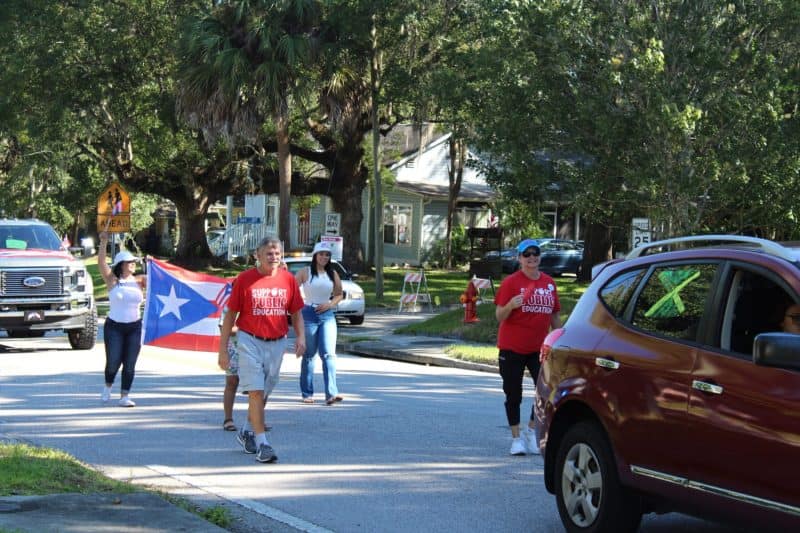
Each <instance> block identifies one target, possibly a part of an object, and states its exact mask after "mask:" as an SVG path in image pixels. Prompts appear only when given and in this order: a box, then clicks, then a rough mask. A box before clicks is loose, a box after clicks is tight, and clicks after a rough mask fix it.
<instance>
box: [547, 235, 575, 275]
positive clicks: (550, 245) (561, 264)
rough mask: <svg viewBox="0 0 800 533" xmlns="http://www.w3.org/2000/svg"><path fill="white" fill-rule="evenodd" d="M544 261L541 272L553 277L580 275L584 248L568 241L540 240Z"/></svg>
mask: <svg viewBox="0 0 800 533" xmlns="http://www.w3.org/2000/svg"><path fill="white" fill-rule="evenodd" d="M539 248H541V250H542V259H541V261H540V263H539V270H541V271H542V272H544V273H546V274H550V275H551V276H561V275H562V274H575V275H578V274H579V273H580V270H581V263H582V262H583V248H578V246H577V245H576V244H575V241H570V240H566V239H540V240H539Z"/></svg>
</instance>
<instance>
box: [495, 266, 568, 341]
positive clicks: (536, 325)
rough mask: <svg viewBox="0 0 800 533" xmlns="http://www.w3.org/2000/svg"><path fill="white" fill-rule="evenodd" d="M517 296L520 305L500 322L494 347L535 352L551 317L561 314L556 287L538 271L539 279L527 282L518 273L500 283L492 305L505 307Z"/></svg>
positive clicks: (545, 334)
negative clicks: (520, 299) (520, 295)
mask: <svg viewBox="0 0 800 533" xmlns="http://www.w3.org/2000/svg"><path fill="white" fill-rule="evenodd" d="M520 293H522V306H521V307H518V308H516V309H514V310H513V311H511V314H510V315H509V316H508V318H506V319H505V320H503V321H502V322H500V328H499V329H498V331H497V347H498V348H499V349H501V350H511V351H512V352H516V353H521V354H527V353H534V352H538V351H539V350H541V348H542V343H543V342H544V338H545V337H546V336H547V333H548V332H549V331H550V317H551V315H552V314H553V313H558V312H559V311H561V304H560V303H559V301H558V291H557V290H556V284H555V282H554V281H553V278H551V277H550V276H548V275H547V274H544V273H541V272H540V273H539V279H530V278H529V277H528V276H526V275H525V274H524V273H523V272H522V271H521V270H518V271H516V272H514V273H513V274H511V275H510V276H508V277H507V278H506V279H504V280H503V283H502V284H501V285H500V288H499V289H498V290H497V294H496V295H495V297H494V303H495V305H498V306H499V305H506V304H507V303H508V302H509V300H511V298H513V297H514V296H515V295H517V294H520Z"/></svg>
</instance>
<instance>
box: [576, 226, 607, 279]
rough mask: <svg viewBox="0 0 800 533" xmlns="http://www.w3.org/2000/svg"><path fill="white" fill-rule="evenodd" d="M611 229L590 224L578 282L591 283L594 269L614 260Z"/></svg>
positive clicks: (587, 229)
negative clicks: (599, 264) (600, 264)
mask: <svg viewBox="0 0 800 533" xmlns="http://www.w3.org/2000/svg"><path fill="white" fill-rule="evenodd" d="M612 257H613V255H612V249H611V228H610V227H608V226H605V225H603V224H600V223H597V222H590V223H589V225H588V226H587V228H586V239H585V244H584V249H583V263H582V264H581V271H580V274H579V275H578V281H591V279H592V267H593V266H594V265H596V264H598V263H603V262H605V261H610V260H611V259H612Z"/></svg>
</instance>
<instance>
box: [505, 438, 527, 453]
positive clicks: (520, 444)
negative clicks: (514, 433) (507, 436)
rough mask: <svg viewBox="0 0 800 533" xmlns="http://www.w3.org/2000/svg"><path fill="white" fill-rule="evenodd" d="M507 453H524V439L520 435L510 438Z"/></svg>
mask: <svg viewBox="0 0 800 533" xmlns="http://www.w3.org/2000/svg"><path fill="white" fill-rule="evenodd" d="M508 453H510V454H511V455H525V441H524V440H523V439H522V438H521V437H518V438H516V439H511V451H509V452H508Z"/></svg>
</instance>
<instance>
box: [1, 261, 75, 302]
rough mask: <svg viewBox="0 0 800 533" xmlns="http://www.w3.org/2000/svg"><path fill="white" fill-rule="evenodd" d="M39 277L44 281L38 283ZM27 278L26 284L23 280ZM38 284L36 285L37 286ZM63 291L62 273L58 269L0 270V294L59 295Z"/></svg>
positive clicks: (14, 296)
mask: <svg viewBox="0 0 800 533" xmlns="http://www.w3.org/2000/svg"><path fill="white" fill-rule="evenodd" d="M34 278H41V280H44V283H41V284H40V280H38V279H34ZM26 280H28V285H26V284H25V281H26ZM37 285H38V286H37ZM63 293H64V274H63V271H62V270H61V269H60V268H58V269H52V268H50V269H44V268H42V269H38V270H28V269H25V270H16V269H5V270H2V271H0V296H3V297H6V298H8V297H12V298H19V297H22V298H26V297H36V298H38V297H42V296H61V295H62V294H63Z"/></svg>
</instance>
